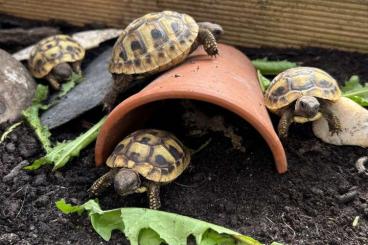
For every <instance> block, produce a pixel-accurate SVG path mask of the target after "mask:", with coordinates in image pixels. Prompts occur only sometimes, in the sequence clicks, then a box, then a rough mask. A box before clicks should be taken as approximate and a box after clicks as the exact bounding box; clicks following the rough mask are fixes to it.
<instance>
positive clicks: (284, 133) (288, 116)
mask: <svg viewBox="0 0 368 245" xmlns="http://www.w3.org/2000/svg"><path fill="white" fill-rule="evenodd" d="M292 123H293V113H292V111H291V109H286V110H285V111H284V112H283V113H282V116H281V118H280V121H279V125H278V133H279V137H280V139H282V140H285V139H286V138H287V137H288V131H289V127H290V125H291V124H292Z"/></svg>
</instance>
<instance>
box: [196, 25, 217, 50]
mask: <svg viewBox="0 0 368 245" xmlns="http://www.w3.org/2000/svg"><path fill="white" fill-rule="evenodd" d="M198 43H199V44H202V45H203V48H204V50H205V51H206V53H207V54H208V55H209V56H216V55H218V49H217V42H216V38H215V36H214V35H213V34H212V32H210V30H208V29H199V32H198Z"/></svg>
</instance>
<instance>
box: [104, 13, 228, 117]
mask: <svg viewBox="0 0 368 245" xmlns="http://www.w3.org/2000/svg"><path fill="white" fill-rule="evenodd" d="M222 33H223V30H222V28H221V26H219V25H216V24H213V23H209V22H201V23H196V22H195V20H194V19H193V18H192V17H191V16H189V15H187V14H182V13H177V12H174V11H163V12H157V13H149V14H146V15H144V16H143V17H140V18H138V19H136V20H134V21H133V22H132V23H130V24H129V25H128V26H127V27H126V29H125V30H124V32H123V33H122V34H121V35H120V37H119V38H118V40H117V41H116V43H115V45H114V49H113V54H112V59H111V62H110V65H109V71H110V72H111V73H112V75H113V79H114V85H113V87H112V89H111V91H110V92H109V93H108V94H107V96H106V97H105V101H104V105H105V108H106V109H108V110H111V108H112V106H113V104H114V102H115V100H116V97H117V96H118V94H119V93H121V92H123V91H125V90H126V89H128V88H129V87H130V86H131V85H132V82H133V81H134V80H138V79H142V78H145V77H147V76H149V75H152V74H155V73H158V72H161V71H165V70H168V69H170V68H171V67H173V66H175V65H177V64H179V63H181V62H182V61H183V60H184V59H185V58H186V57H187V56H188V55H189V54H190V53H191V52H193V51H194V50H195V49H196V48H197V47H198V46H199V45H203V47H204V50H205V51H206V52H207V54H208V55H210V56H216V55H217V54H218V49H217V43H216V38H219V37H220V36H221V35H222Z"/></svg>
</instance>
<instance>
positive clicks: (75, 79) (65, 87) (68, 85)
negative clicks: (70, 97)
mask: <svg viewBox="0 0 368 245" xmlns="http://www.w3.org/2000/svg"><path fill="white" fill-rule="evenodd" d="M81 80H82V75H80V74H77V73H74V72H73V73H72V75H71V77H70V78H69V79H68V81H66V82H65V83H63V84H62V86H61V89H60V92H59V93H58V97H59V98H61V97H63V96H64V95H66V94H67V93H68V92H69V91H70V90H71V89H72V88H74V87H75V85H77V84H78V83H79V82H80V81H81Z"/></svg>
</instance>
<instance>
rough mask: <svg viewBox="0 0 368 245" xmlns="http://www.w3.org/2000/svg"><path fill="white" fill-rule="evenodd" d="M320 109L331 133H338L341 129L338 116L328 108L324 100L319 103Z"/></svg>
mask: <svg viewBox="0 0 368 245" xmlns="http://www.w3.org/2000/svg"><path fill="white" fill-rule="evenodd" d="M320 111H321V113H322V115H323V117H324V118H325V119H326V121H327V123H328V129H329V131H330V133H331V135H333V134H339V133H340V132H341V131H342V129H341V123H340V120H339V118H338V117H337V116H336V115H335V114H334V113H333V112H332V111H331V110H330V109H329V108H328V102H325V103H323V104H322V105H321V107H320Z"/></svg>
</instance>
